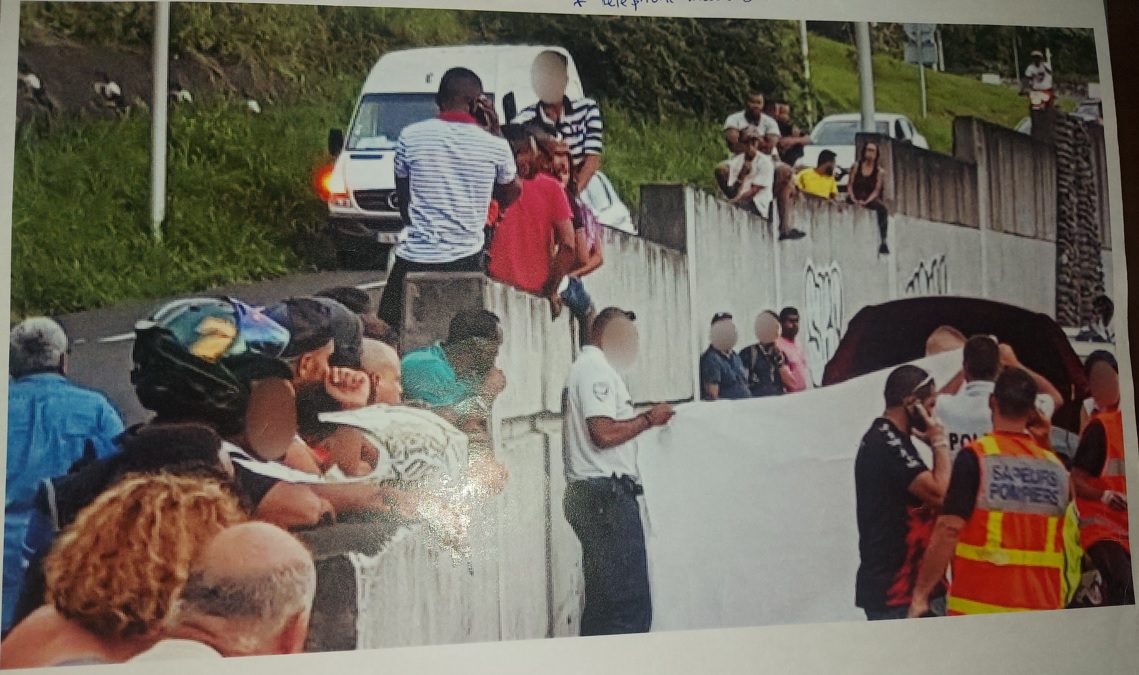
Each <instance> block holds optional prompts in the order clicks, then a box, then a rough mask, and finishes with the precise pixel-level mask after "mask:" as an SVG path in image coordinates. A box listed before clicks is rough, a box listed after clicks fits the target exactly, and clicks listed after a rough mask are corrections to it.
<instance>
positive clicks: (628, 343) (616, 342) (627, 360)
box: [601, 317, 640, 372]
mask: <svg viewBox="0 0 1139 675" xmlns="http://www.w3.org/2000/svg"><path fill="white" fill-rule="evenodd" d="M639 346H640V335H639V334H638V332H637V325H636V324H635V323H633V322H632V321H630V320H628V319H626V318H623V317H618V318H616V319H613V320H612V321H610V322H609V325H607V326H606V327H605V334H604V335H603V336H602V343H601V350H602V351H603V352H605V358H606V359H608V360H609V363H610V364H612V366H613V367H614V368H615V369H617V371H618V372H624V371H627V370H628V369H629V368H632V367H633V364H634V363H636V361H637V350H638V348H639Z"/></svg>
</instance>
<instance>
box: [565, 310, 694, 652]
mask: <svg viewBox="0 0 1139 675" xmlns="http://www.w3.org/2000/svg"><path fill="white" fill-rule="evenodd" d="M635 318H636V317H635V315H634V314H633V313H632V312H629V311H625V310H622V309H618V308H616V307H607V308H606V309H603V310H602V311H601V312H600V313H599V314H598V315H597V318H595V319H594V321H593V326H592V331H591V335H590V342H591V344H589V345H586V346H585V347H584V348H583V349H582V352H581V355H580V356H579V357H578V359H577V361H575V362H574V364H573V367H572V368H571V369H570V374H569V379H568V381H567V384H566V388H567V392H566V416H565V447H564V459H565V469H566V482H567V485H566V495H565V503H564V507H565V515H566V520H568V521H569V524H570V525H571V526H572V527H573V530H574V532H575V533H576V534H577V537H578V539H579V540H580V541H581V550H582V568H583V570H584V573H585V610H584V612H583V613H582V617H581V634H582V635H616V634H622V633H644V632H648V630H649V627H650V626H651V625H652V600H651V597H650V595H649V574H648V561H647V558H646V555H645V535H644V529H643V527H642V524H641V512H640V504H639V503H638V500H637V497H638V496H640V495H641V494H643V492H644V490H643V489H642V487H641V482H640V477H639V473H638V471H637V437H638V436H640V435H641V434H643V433H644V432H646V431H648V430H649V429H651V428H653V427H656V426H663V425H665V424H667V423H668V421H669V420H670V419H672V416H673V410H672V406H670V405H668V404H667V403H660V404H657V405H655V406H653V407H652V408H650V409H649V410H648V411H646V412H642V413H639V414H638V413H637V412H636V410H635V409H634V408H633V402H632V397H631V396H630V395H629V390H628V388H627V387H626V386H625V381H624V379H623V378H622V377H621V372H622V371H624V370H626V369H628V368H629V367H630V366H632V364H633V362H634V360H635V359H636V355H637V341H638V336H637V328H636V326H635V325H634V324H633V321H634V319H635Z"/></svg>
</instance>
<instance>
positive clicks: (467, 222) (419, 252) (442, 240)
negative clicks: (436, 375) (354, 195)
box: [377, 68, 522, 331]
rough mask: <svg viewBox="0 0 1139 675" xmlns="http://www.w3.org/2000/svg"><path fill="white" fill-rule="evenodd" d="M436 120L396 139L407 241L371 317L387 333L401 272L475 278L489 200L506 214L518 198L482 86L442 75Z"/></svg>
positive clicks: (464, 74)
mask: <svg viewBox="0 0 1139 675" xmlns="http://www.w3.org/2000/svg"><path fill="white" fill-rule="evenodd" d="M435 102H436V104H437V105H438V106H439V116H438V117H435V118H433V119H429V120H424V121H422V122H416V123H415V124H412V125H409V126H408V127H407V128H406V129H404V130H403V133H401V134H400V136H399V143H398V145H397V147H396V153H395V182H396V192H397V193H398V194H399V205H400V213H401V215H402V216H403V222H404V224H405V225H406V226H407V239H406V240H404V241H402V242H400V243H399V245H397V246H396V250H395V263H394V264H393V265H392V268H391V271H390V272H389V273H388V279H387V286H385V287H384V293H383V296H381V298H380V307H379V312H378V313H377V314H378V315H379V317H380V318H381V319H383V320H384V321H385V322H386V323H387V324H388V325H389V326H391V327H392V328H393V329H394V330H397V331H398V329H399V326H400V323H401V320H402V318H403V316H402V315H403V285H404V278H405V277H406V276H407V274H408V272H431V271H435V272H480V271H482V251H483V246H484V244H485V233H484V231H483V230H484V228H485V226H486V217H487V212H488V210H489V209H490V200H491V198H492V197H493V198H494V199H495V200H496V201H497V202H498V205H499V208H501V209H505V208H506V207H508V206H509V205H510V204H511V203H512V202H514V200H516V199H517V198H518V196H519V195H520V194H521V193H522V187H521V183H520V182H519V180H518V171H517V168H516V167H515V165H514V154H513V153H512V152H511V151H510V145H509V144H508V143H507V142H506V139H504V138H502V137H501V135H500V133H501V130H500V129H499V128H498V120H497V119H496V117H495V112H494V106H493V105H492V104H491V102H490V100H489V99H487V97H486V95H485V94H483V88H482V80H480V79H479V77H478V75H475V74H474V73H473V72H471V71H470V70H467V69H466V68H452V69H450V70H448V71H447V72H446V73H444V74H443V78H442V79H441V80H440V82H439V93H438V94H436V96H435Z"/></svg>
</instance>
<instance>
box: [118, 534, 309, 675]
mask: <svg viewBox="0 0 1139 675" xmlns="http://www.w3.org/2000/svg"><path fill="white" fill-rule="evenodd" d="M315 592H316V570H315V568H314V566H313V562H312V555H311V554H310V553H309V552H308V550H306V549H305V547H304V546H303V545H302V544H301V543H300V542H299V541H297V539H296V538H295V537H293V536H292V535H291V534H289V533H288V532H286V531H285V530H282V529H280V528H278V527H277V526H275V525H270V524H268V523H258V522H253V523H243V524H241V525H235V526H233V527H230V528H228V529H226V530H223V531H222V532H221V533H220V534H218V535H217V536H216V537H214V538H213V540H212V541H210V543H208V544H206V547H205V549H204V550H203V551H202V553H201V554H200V555H199V557H198V559H197V560H196V561H195V562H194V563H193V565H192V566H191V567H190V577H189V579H188V580H187V581H186V585H185V587H184V588H183V589H182V592H181V594H180V596H179V598H178V601H177V602H176V603H175V605H174V608H173V609H172V611H171V613H170V618H169V621H168V623H167V629H166V636H165V638H164V639H163V640H161V641H159V642H158V643H157V644H156V645H155V646H154V647H152V648H151V649H149V650H147V651H146V652H143V653H142V654H140V655H138V656H136V657H135V658H134V659H132V660H134V661H164V660H170V659H182V658H218V657H223V656H269V655H273V654H297V653H300V652H301V651H303V649H304V644H305V638H306V637H307V636H308V625H309V616H310V613H311V611H312V600H313V595H314V594H315Z"/></svg>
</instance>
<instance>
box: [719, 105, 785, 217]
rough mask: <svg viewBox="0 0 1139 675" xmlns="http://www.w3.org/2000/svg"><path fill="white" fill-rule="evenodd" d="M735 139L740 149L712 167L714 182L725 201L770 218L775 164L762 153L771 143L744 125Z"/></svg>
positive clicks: (767, 155) (752, 128) (769, 157)
mask: <svg viewBox="0 0 1139 675" xmlns="http://www.w3.org/2000/svg"><path fill="white" fill-rule="evenodd" d="M739 138H740V141H739V144H740V147H742V148H743V151H742V152H740V153H739V154H736V155H734V156H733V157H732V158H731V159H729V160H727V161H725V162H721V163H720V165H719V166H717V167H716V172H715V176H716V183H717V184H718V185H719V186H720V191H721V192H723V193H724V196H725V197H727V198H728V203H729V204H732V205H733V206H737V207H739V208H741V209H744V210H745V211H748V212H749V213H753V214H755V215H758V216H760V217H761V218H764V219H765V220H771V197H772V192H771V186H772V184H773V182H774V180H775V164H774V163H773V162H772V161H771V156H770V155H769V154H768V153H767V152H765V150H769V149H770V145H771V142H770V141H769V140H768V138H767V137H766V136H762V135H760V133H759V132H758V131H757V130H756V129H755V128H754V127H746V128H744V129H743V130H742V131H740V133H739Z"/></svg>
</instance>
